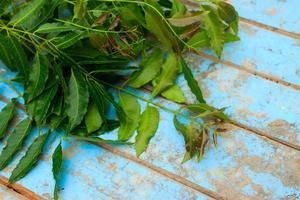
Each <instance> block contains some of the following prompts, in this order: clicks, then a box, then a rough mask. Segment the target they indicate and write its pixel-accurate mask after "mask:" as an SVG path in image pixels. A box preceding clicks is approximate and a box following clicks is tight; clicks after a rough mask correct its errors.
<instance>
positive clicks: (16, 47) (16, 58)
mask: <svg viewBox="0 0 300 200" xmlns="http://www.w3.org/2000/svg"><path fill="white" fill-rule="evenodd" d="M0 59H1V60H2V61H3V62H4V64H5V65H6V66H7V67H8V68H9V69H11V70H13V71H16V70H18V72H20V73H21V75H25V76H26V75H27V71H28V66H29V65H28V60H27V57H26V54H25V52H24V49H23V48H22V46H21V44H20V43H19V42H18V41H17V40H16V39H15V38H13V37H12V36H4V35H1V34H0Z"/></svg>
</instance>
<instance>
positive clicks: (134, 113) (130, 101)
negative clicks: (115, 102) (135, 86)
mask: <svg viewBox="0 0 300 200" xmlns="http://www.w3.org/2000/svg"><path fill="white" fill-rule="evenodd" d="M120 106H121V107H122V108H123V110H124V112H125V115H126V116H120V115H119V119H120V128H119V132H118V139H119V140H128V139H129V138H130V137H131V136H132V135H133V134H134V131H135V130H136V129H137V127H138V125H139V121H140V105H139V103H138V101H137V100H136V98H135V97H133V96H131V95H129V94H126V93H122V94H120Z"/></svg>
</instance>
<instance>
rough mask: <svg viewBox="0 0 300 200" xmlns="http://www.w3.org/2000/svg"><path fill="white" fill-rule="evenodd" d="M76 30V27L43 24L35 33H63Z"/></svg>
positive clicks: (61, 24)
mask: <svg viewBox="0 0 300 200" xmlns="http://www.w3.org/2000/svg"><path fill="white" fill-rule="evenodd" d="M75 30H78V28H77V27H75V26H71V25H68V24H63V23H45V24H43V25H41V26H40V27H39V28H38V29H37V30H36V31H35V33H63V32H67V31H75Z"/></svg>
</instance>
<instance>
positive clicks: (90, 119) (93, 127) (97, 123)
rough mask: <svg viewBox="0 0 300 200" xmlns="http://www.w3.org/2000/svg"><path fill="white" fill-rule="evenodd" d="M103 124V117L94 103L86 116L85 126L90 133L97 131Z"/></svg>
mask: <svg viewBox="0 0 300 200" xmlns="http://www.w3.org/2000/svg"><path fill="white" fill-rule="evenodd" d="M102 123H103V120H102V117H101V115H100V113H99V111H98V107H97V105H96V104H94V103H90V105H89V107H88V111H87V113H86V116H85V125H86V128H87V131H88V133H92V132H95V131H97V130H98V129H99V128H100V127H101V125H102Z"/></svg>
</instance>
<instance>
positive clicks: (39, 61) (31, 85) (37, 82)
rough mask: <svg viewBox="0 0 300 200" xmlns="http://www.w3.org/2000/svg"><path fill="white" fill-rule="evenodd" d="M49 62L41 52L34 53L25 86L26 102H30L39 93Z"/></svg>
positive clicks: (46, 74) (41, 89) (42, 88)
mask: <svg viewBox="0 0 300 200" xmlns="http://www.w3.org/2000/svg"><path fill="white" fill-rule="evenodd" d="M49 68H50V63H49V61H48V59H47V57H46V56H45V55H43V54H40V53H37V54H36V55H35V58H34V61H33V66H32V69H31V70H30V71H31V72H30V74H29V81H28V85H27V88H26V95H27V96H25V97H27V99H26V100H27V102H30V101H31V100H33V99H34V98H36V97H37V96H38V95H40V94H41V93H42V92H43V90H44V88H45V84H46V82H47V79H48V73H49Z"/></svg>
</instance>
